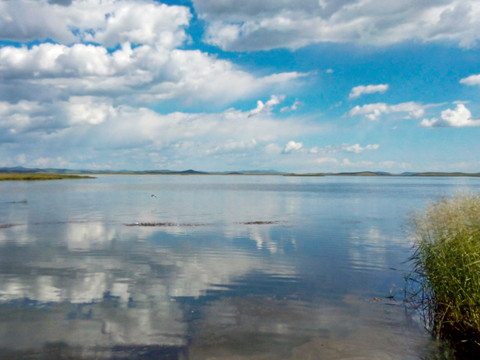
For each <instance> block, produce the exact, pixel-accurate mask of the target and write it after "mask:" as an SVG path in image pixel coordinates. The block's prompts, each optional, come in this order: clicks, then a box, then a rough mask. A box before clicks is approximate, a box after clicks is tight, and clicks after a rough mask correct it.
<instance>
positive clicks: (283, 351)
mask: <svg viewBox="0 0 480 360" xmlns="http://www.w3.org/2000/svg"><path fill="white" fill-rule="evenodd" d="M479 189H480V179H475V178H395V177H388V178H383V177H382V178H366V177H319V178H298V177H282V176H147V175H144V176H130V175H128V176H127V175H124V176H113V175H108V176H99V177H98V178H97V179H94V180H68V181H67V180H65V181H48V182H3V183H0V358H1V359H10V358H11V359H16V358H24V359H57V358H58V359H63V358H68V359H103V358H114V359H443V358H444V356H443V355H442V351H440V349H439V347H438V344H436V343H435V342H433V341H432V340H431V339H430V338H429V336H428V335H427V334H425V332H424V331H423V330H422V327H421V325H420V324H419V323H418V322H417V321H416V320H415V319H412V317H411V316H410V314H409V313H408V312H406V311H405V309H404V306H403V304H402V296H403V286H404V280H403V277H404V275H405V274H406V273H407V272H408V264H406V263H405V261H406V260H407V259H408V257H409V254H410V242H409V240H408V237H407V234H406V227H407V221H408V216H409V214H410V213H411V212H412V211H414V210H415V209H421V208H422V207H424V206H425V204H426V203H427V202H428V201H429V200H432V199H436V198H438V197H439V196H441V195H446V194H451V193H454V192H457V191H478V190H479Z"/></svg>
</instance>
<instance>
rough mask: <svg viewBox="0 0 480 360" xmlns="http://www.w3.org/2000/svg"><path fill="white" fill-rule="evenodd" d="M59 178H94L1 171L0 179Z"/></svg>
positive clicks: (89, 177)
mask: <svg viewBox="0 0 480 360" xmlns="http://www.w3.org/2000/svg"><path fill="white" fill-rule="evenodd" d="M61 179H94V178H93V177H92V176H84V175H72V174H53V173H3V174H0V181H7V180H9V181H32V180H61Z"/></svg>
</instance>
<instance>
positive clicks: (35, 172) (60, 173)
mask: <svg viewBox="0 0 480 360" xmlns="http://www.w3.org/2000/svg"><path fill="white" fill-rule="evenodd" d="M95 175H222V176H227V175H246V176H254V175H255V176H298V177H323V176H369V177H371V176H376V177H392V176H395V177H480V172H477V173H464V172H431V171H429V172H404V173H401V174H392V173H388V172H384V171H357V172H339V173H293V172H292V173H288V172H281V171H275V170H244V171H223V172H219V171H218V172H217V171H212V172H207V171H196V170H191V169H189V170H182V171H175V170H142V171H131V170H71V169H54V168H49V169H29V168H23V167H11V168H0V180H7V179H10V178H11V177H13V178H11V180H30V179H31V180H55V179H72V178H77V179H78V178H88V177H91V176H95Z"/></svg>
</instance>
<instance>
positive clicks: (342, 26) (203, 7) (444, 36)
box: [193, 0, 480, 51]
mask: <svg viewBox="0 0 480 360" xmlns="http://www.w3.org/2000/svg"><path fill="white" fill-rule="evenodd" d="M193 3H194V7H195V10H196V12H197V13H198V14H199V16H200V18H202V19H204V20H206V21H207V24H208V25H207V26H208V27H207V31H206V36H205V39H206V41H207V42H209V43H210V44H213V45H216V46H219V47H221V48H223V49H228V50H240V51H243V50H261V49H262V50H266V49H272V48H279V47H286V48H293V49H296V48H299V47H303V46H306V45H308V44H312V43H317V42H337V43H345V42H352V43H357V44H360V45H365V44H367V45H377V46H383V45H390V44H395V43H399V42H402V41H408V40H414V41H422V42H431V41H441V40H446V41H453V42H456V43H458V44H459V45H460V46H462V47H471V46H474V45H475V44H476V43H477V42H478V39H479V36H480V35H479V33H478V31H477V30H476V29H478V26H479V24H480V16H479V15H480V3H479V2H478V1H477V0H431V1H415V0H406V1H402V2H398V1H382V2H381V4H379V3H378V2H376V1H371V0H341V1H338V0H325V1H321V2H319V1H318V0H305V1H302V2H301V3H298V2H292V1H287V0H276V1H261V2H259V1H253V0H246V1H241V2H238V1H235V0H223V1H221V2H218V1H214V0H194V1H193ZM458 19H462V21H458Z"/></svg>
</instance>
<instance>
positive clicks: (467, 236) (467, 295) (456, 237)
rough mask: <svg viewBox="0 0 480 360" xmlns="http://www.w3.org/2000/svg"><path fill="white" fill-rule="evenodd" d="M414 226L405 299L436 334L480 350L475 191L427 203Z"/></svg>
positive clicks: (479, 199)
mask: <svg viewBox="0 0 480 360" xmlns="http://www.w3.org/2000/svg"><path fill="white" fill-rule="evenodd" d="M413 230H414V231H413V237H414V254H413V256H412V257H411V262H412V265H413V271H412V273H411V274H410V276H409V278H408V284H409V286H408V288H409V290H410V291H409V296H410V302H411V303H413V304H414V305H415V306H416V308H417V309H419V310H420V312H421V314H422V315H423V317H424V320H425V325H426V327H427V329H428V330H430V331H431V332H432V333H433V334H434V335H435V336H437V337H438V338H442V339H445V340H448V341H450V342H451V343H452V345H453V346H454V347H459V348H461V349H463V350H461V351H467V352H468V353H471V351H474V352H477V351H478V353H480V196H478V195H456V196H453V197H450V198H447V197H445V198H442V199H440V200H439V201H437V202H435V203H432V204H430V205H429V206H428V207H427V209H426V211H425V213H423V214H416V215H414V216H413ZM465 349H466V350H465Z"/></svg>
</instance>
